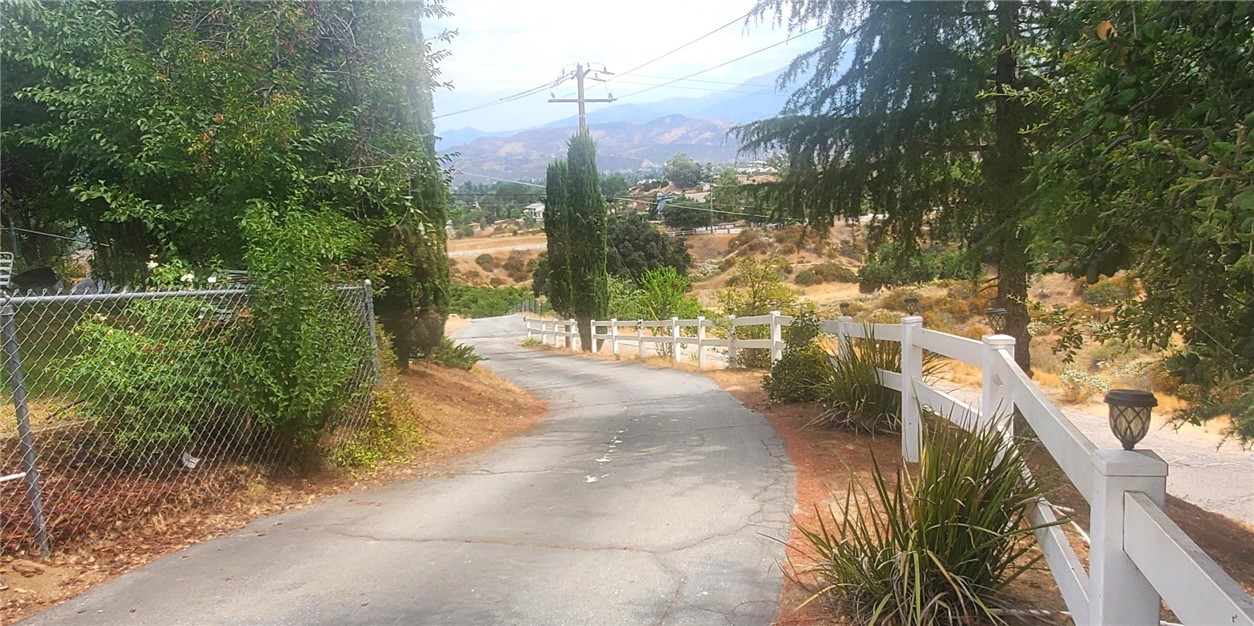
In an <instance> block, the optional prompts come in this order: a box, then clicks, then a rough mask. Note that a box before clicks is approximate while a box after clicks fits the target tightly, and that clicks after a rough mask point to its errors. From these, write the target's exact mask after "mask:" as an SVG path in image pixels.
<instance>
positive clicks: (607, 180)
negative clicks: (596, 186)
mask: <svg viewBox="0 0 1254 626" xmlns="http://www.w3.org/2000/svg"><path fill="white" fill-rule="evenodd" d="M630 190H631V183H629V182H627V178H626V177H625V176H623V175H622V174H614V175H612V176H605V177H602V178H601V194H602V195H604V196H605V199H606V200H607V201H609V202H611V203H612V202H614V201H615V199H617V198H625V197H627V192H628V191H630Z"/></svg>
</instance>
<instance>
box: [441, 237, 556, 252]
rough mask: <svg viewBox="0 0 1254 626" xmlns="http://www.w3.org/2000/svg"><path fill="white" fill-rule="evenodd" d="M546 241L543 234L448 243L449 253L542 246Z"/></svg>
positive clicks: (465, 239)
mask: <svg viewBox="0 0 1254 626" xmlns="http://www.w3.org/2000/svg"><path fill="white" fill-rule="evenodd" d="M545 241H547V239H546V238H545V237H544V235H542V234H541V235H517V236H515V235H495V236H492V237H466V238H464V239H450V240H449V242H448V250H449V252H462V251H465V250H493V249H498V248H508V247H510V246H527V245H535V244H541V243H544V242H545Z"/></svg>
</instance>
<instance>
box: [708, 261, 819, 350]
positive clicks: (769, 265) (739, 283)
mask: <svg viewBox="0 0 1254 626" xmlns="http://www.w3.org/2000/svg"><path fill="white" fill-rule="evenodd" d="M797 295H798V292H797V291H796V290H795V289H793V288H791V287H789V286H788V285H786V284H784V265H783V261H782V260H780V259H778V258H776V257H770V258H767V259H757V258H755V257H741V259H740V260H739V261H737V262H736V273H735V274H733V275H732V277H731V280H729V281H727V289H724V290H722V291H720V292H718V303H719V306H720V307H722V309H723V314H724V315H735V316H736V317H747V316H751V315H766V314H767V313H770V312H772V311H779V312H781V313H783V314H785V315H793V314H795V313H798V312H800V311H801V310H803V309H802V307H801V305H800V304H799V303H798V299H797ZM736 332H737V336H738V337H740V338H741V339H766V338H767V334H768V332H769V331H768V329H767V328H766V327H764V326H748V327H744V328H738V329H736ZM737 359H738V361H739V363H738V365H740V366H744V367H768V366H769V365H770V364H771V352H770V350H762V349H756V348H755V349H747V350H741V351H740V352H739V354H738V356H737Z"/></svg>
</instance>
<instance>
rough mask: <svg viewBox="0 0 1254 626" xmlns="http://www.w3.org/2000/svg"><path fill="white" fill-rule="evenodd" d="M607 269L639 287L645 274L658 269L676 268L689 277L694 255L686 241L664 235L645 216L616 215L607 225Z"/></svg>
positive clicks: (612, 274) (611, 273) (613, 274)
mask: <svg viewBox="0 0 1254 626" xmlns="http://www.w3.org/2000/svg"><path fill="white" fill-rule="evenodd" d="M608 229H609V232H608V235H607V242H608V254H607V258H606V269H607V271H609V273H610V275H611V276H619V277H623V278H627V279H629V280H631V281H632V282H634V283H637V284H639V283H640V280H641V278H642V277H643V276H644V273H645V272H647V271H649V270H651V269H653V268H657V267H673V268H675V271H677V272H678V273H679V274H681V275H683V274H687V273H688V267H689V266H691V265H692V255H690V254H689V253H688V248H687V247H686V246H685V245H684V241H683V240H682V239H679V238H671V237H667V236H666V235H664V234H663V233H662V232H661V231H659V230H658V229H657V228H656V227H654V226H653V224H650V223H649V222H648V220H646V219H645V218H644V216H643V215H639V214H633V215H616V216H614V217H612V218H610V220H609V223H608Z"/></svg>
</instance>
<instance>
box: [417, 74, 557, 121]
mask: <svg viewBox="0 0 1254 626" xmlns="http://www.w3.org/2000/svg"><path fill="white" fill-rule="evenodd" d="M561 80H562V79H561V78H558V79H557V80H552V81H549V82H547V83H544V84H543V85H537V86H535V87H532V88H531V89H528V90H526V91H520V92H518V93H516V94H513V95H509V96H502V97H500V98H497V99H496V100H493V101H491V102H485V103H483V104H480V105H478V106H473V107H470V108H466V109H461V110H459V111H450V112H448V113H441V114H440V115H436V116H433V117H432V118H431V119H433V120H438V119H440V118H442V117H449V116H451V115H461V114H462V113H470V112H471V111H478V110H480V109H486V108H488V107H494V106H498V105H501V104H506V103H508V102H513V101H515V100H521V99H522V98H526V97H527V96H532V95H535V94H537V93H540V92H542V91H544V90H545V89H552V88H554V87H556V86H558V85H559V84H560V83H561Z"/></svg>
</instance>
